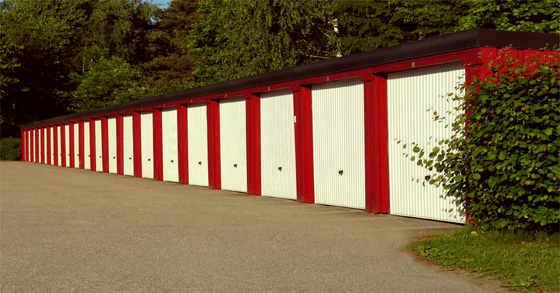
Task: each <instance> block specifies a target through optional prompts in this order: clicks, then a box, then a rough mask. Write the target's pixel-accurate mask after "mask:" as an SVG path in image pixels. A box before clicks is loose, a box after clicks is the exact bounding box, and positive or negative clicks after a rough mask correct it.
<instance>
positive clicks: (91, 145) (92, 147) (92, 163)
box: [89, 119, 99, 171]
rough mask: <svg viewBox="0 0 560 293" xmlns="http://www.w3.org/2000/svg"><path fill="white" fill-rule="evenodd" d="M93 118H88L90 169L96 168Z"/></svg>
mask: <svg viewBox="0 0 560 293" xmlns="http://www.w3.org/2000/svg"><path fill="white" fill-rule="evenodd" d="M96 135H99V134H97V133H95V120H94V119H89V166H90V169H91V170H92V171H96V170H97V166H96V165H97V160H96V159H95V158H96V152H97V151H96V149H95V136H96Z"/></svg>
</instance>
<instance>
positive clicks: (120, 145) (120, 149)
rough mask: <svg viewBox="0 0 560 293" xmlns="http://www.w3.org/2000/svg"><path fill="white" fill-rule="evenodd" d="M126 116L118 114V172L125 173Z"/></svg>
mask: <svg viewBox="0 0 560 293" xmlns="http://www.w3.org/2000/svg"><path fill="white" fill-rule="evenodd" d="M123 122H124V117H123V116H122V115H117V174H120V175H124V158H123V155H124V141H123V140H124V124H123Z"/></svg>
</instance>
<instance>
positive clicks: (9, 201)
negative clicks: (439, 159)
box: [0, 162, 499, 292]
mask: <svg viewBox="0 0 560 293" xmlns="http://www.w3.org/2000/svg"><path fill="white" fill-rule="evenodd" d="M0 195H1V199H0V233H1V234H0V291H1V292H12V291H43V292H44V291H50V292H55V291H56V292H62V291H105V292H107V291H129V292H130V291H143V292H145V291H172V292H190V291H206V292H207V291H213V292H214V291H221V292H223V291H227V292H248V291H252V292H256V291H258V292H261V291H268V292H285V291H306V292H312V291H313V292H316V291H336V292H342V291H352V292H363V291H374V292H484V291H496V290H499V286H498V285H497V282H495V281H489V280H479V279H476V278H473V277H470V276H467V275H466V274H465V273H458V272H444V271H440V270H438V268H437V267H433V266H429V265H427V264H424V263H421V262H419V261H417V260H416V259H415V258H414V256H413V255H412V254H410V253H409V252H407V251H406V250H405V249H404V248H403V247H404V246H405V245H406V244H407V243H409V242H410V241H411V240H412V237H414V236H419V235H425V234H430V233H435V232H441V231H448V230H452V229H457V228H459V227H460V226H457V225H453V224H448V223H440V222H434V221H425V220H418V219H409V218H403V217H396V216H389V215H372V214H366V213H364V212H363V211H360V210H353V209H346V208H339V207H328V206H320V205H310V204H300V203H297V202H295V201H291V200H282V199H274V198H266V197H258V196H249V195H244V194H237V193H234V192H227V191H217V190H209V189H207V188H203V187H196V186H186V185H180V184H175V183H169V182H158V181H154V180H148V179H140V178H133V177H129V176H120V175H114V174H105V173H98V172H92V171H87V170H78V169H70V168H61V167H53V166H46V165H40V164H35V163H28V162H1V163H0Z"/></svg>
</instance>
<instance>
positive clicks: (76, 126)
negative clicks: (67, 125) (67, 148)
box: [74, 123, 80, 168]
mask: <svg viewBox="0 0 560 293" xmlns="http://www.w3.org/2000/svg"><path fill="white" fill-rule="evenodd" d="M74 168H80V124H79V123H74Z"/></svg>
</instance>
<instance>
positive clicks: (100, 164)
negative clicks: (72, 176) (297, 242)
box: [95, 120, 103, 172]
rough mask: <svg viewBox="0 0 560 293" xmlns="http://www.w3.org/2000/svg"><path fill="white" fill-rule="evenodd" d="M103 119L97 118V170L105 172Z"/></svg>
mask: <svg viewBox="0 0 560 293" xmlns="http://www.w3.org/2000/svg"><path fill="white" fill-rule="evenodd" d="M102 136H103V134H102V133H101V120H95V170H96V171H99V172H103V144H102Z"/></svg>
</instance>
